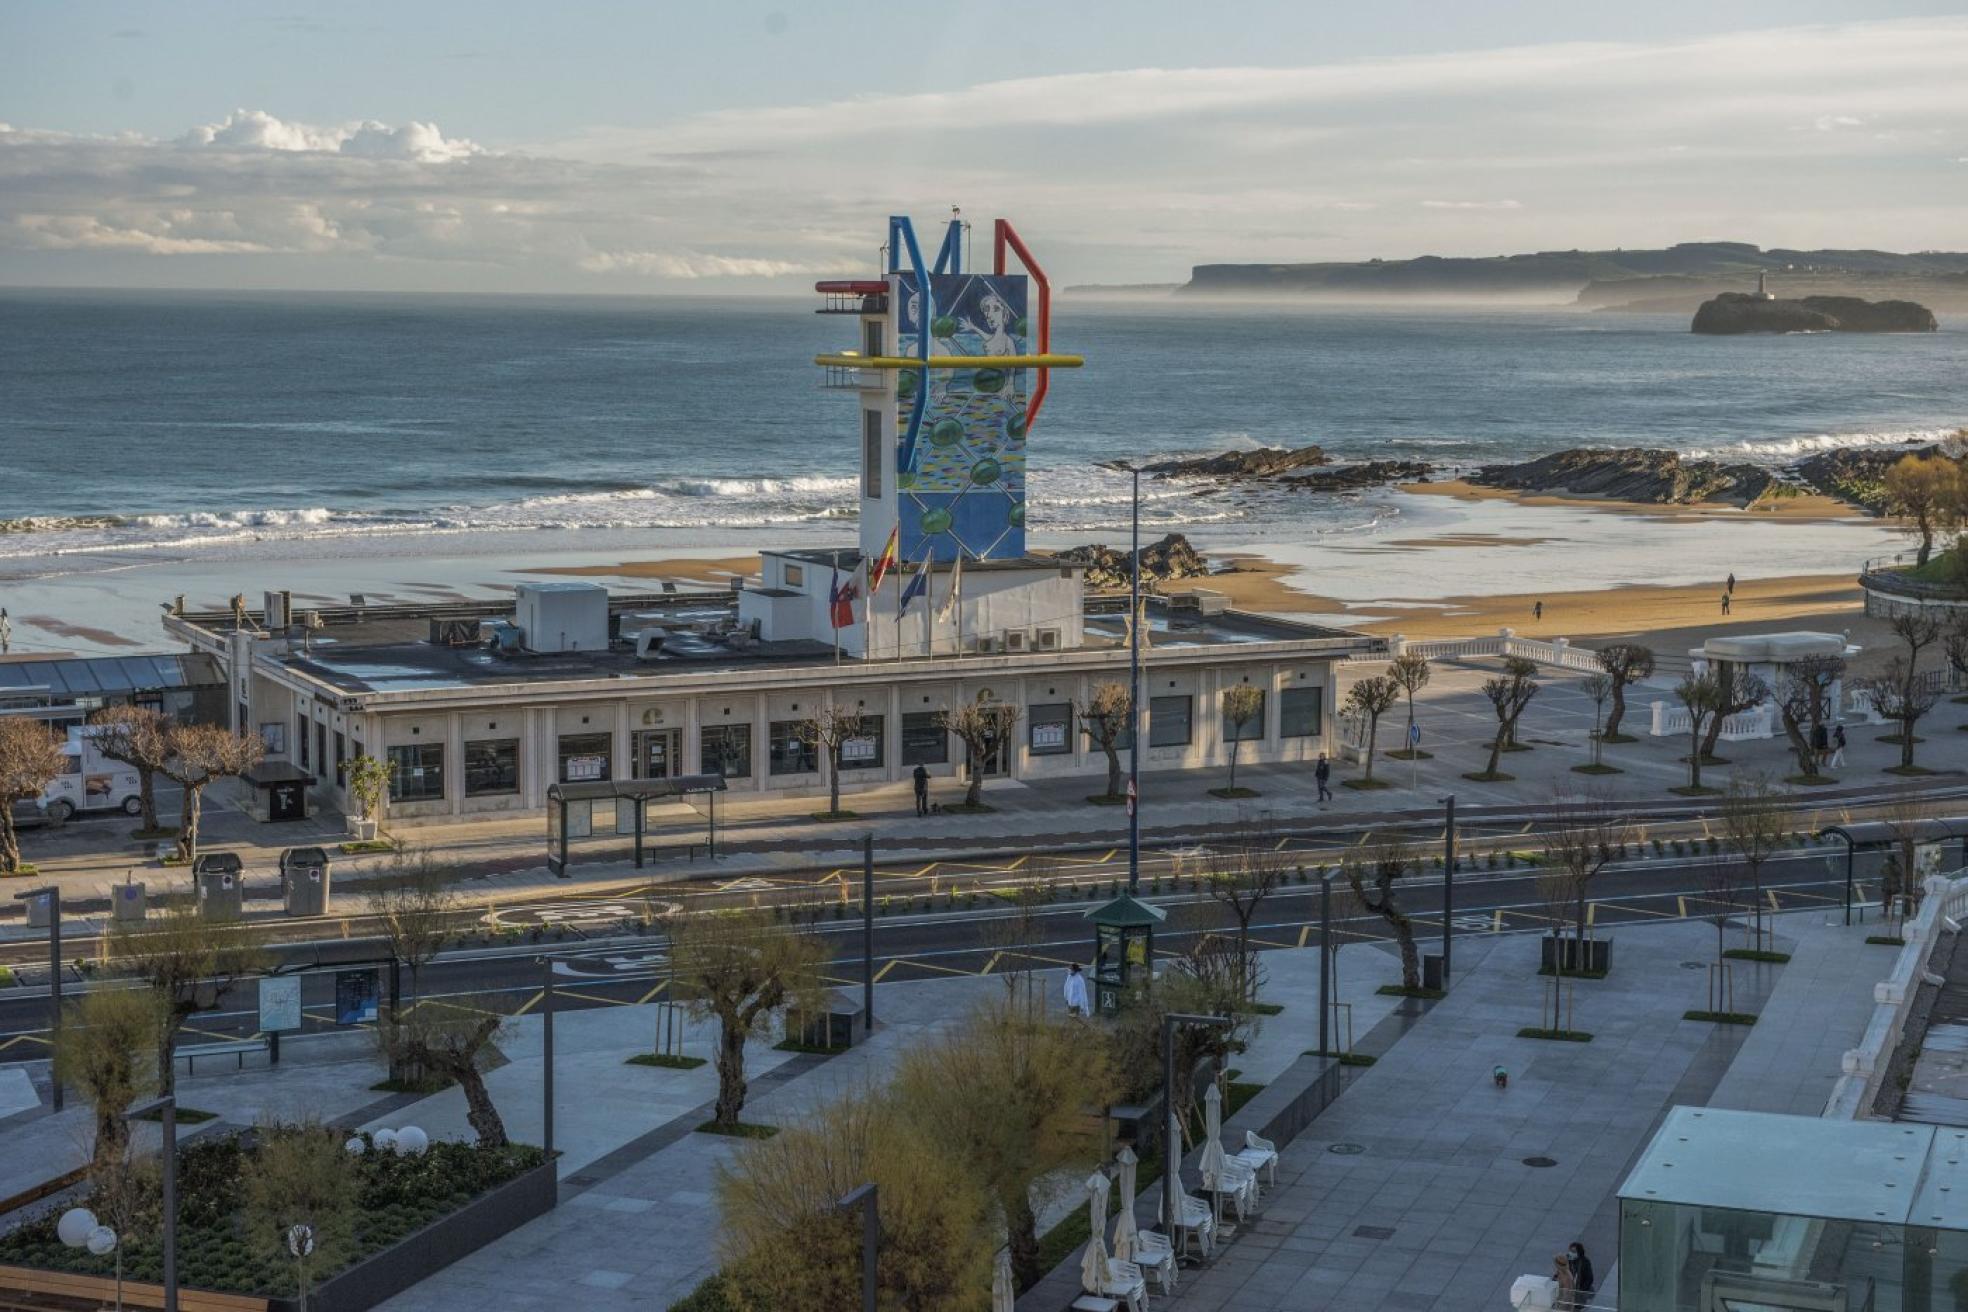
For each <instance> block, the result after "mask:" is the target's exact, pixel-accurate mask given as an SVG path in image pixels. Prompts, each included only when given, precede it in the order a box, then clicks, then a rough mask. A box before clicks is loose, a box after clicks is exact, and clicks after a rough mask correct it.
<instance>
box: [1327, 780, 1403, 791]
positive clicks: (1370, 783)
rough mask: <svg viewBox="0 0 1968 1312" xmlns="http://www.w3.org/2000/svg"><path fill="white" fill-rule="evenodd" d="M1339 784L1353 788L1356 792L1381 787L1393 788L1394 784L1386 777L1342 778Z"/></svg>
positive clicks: (1342, 786)
mask: <svg viewBox="0 0 1968 1312" xmlns="http://www.w3.org/2000/svg"><path fill="white" fill-rule="evenodd" d="M1339 786H1340V787H1341V788H1351V789H1352V790H1353V791H1354V792H1356V793H1364V792H1371V791H1373V790H1375V789H1380V788H1392V787H1393V786H1394V785H1393V784H1390V783H1388V782H1387V781H1386V780H1385V779H1342V780H1340V781H1339Z"/></svg>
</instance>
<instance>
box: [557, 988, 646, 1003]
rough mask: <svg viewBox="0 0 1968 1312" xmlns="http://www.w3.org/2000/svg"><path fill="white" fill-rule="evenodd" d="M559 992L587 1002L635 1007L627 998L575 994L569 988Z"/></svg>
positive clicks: (597, 994)
mask: <svg viewBox="0 0 1968 1312" xmlns="http://www.w3.org/2000/svg"><path fill="white" fill-rule="evenodd" d="M560 992H562V993H566V994H569V995H571V996H573V997H577V998H586V999H587V1000H588V1001H589V1002H608V1003H613V1004H614V1005H615V1006H617V1007H633V1006H635V1005H636V1004H635V1003H633V1002H630V1001H629V1000H628V999H627V998H611V997H609V996H608V995H607V994H605V993H575V992H574V990H573V989H571V988H566V989H561V990H560Z"/></svg>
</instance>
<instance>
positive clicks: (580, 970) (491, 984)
mask: <svg viewBox="0 0 1968 1312" xmlns="http://www.w3.org/2000/svg"><path fill="white" fill-rule="evenodd" d="M1707 866H1708V862H1706V861H1704V860H1703V859H1700V858H1696V859H1687V858H1668V859H1661V860H1653V859H1648V860H1641V861H1634V862H1627V863H1621V864H1615V865H1613V866H1611V867H1608V868H1607V869H1606V870H1605V871H1604V872H1602V873H1601V874H1600V875H1599V876H1598V878H1597V879H1596V880H1595V881H1594V884H1593V897H1592V899H1591V901H1590V903H1589V907H1588V915H1589V919H1590V921H1591V923H1592V924H1593V925H1594V926H1595V927H1598V928H1602V929H1604V928H1610V927H1614V926H1618V925H1621V924H1635V923H1643V922H1651V921H1660V920H1676V919H1702V918H1712V917H1714V916H1716V915H1717V914H1727V913H1729V912H1730V911H1731V910H1734V911H1736V912H1738V913H1740V912H1743V911H1745V910H1746V907H1744V906H1742V905H1740V904H1739V905H1737V906H1736V907H1734V908H1731V907H1729V906H1726V905H1724V904H1721V903H1717V902H1715V901H1713V900H1711V899H1710V898H1709V897H1708V896H1707V887H1708V873H1707V869H1706V867H1707ZM1014 873H1015V872H1014ZM1104 874H1105V868H1104V867H1103V876H1104ZM980 877H982V876H980ZM1763 884H1764V905H1765V906H1766V907H1767V908H1768V909H1769V910H1772V911H1802V910H1813V909H1821V910H1824V911H1826V912H1827V913H1829V912H1832V911H1836V910H1838V909H1840V908H1842V906H1843V903H1844V899H1845V884H1844V877H1843V874H1842V866H1841V867H1840V869H1839V871H1838V872H1836V873H1835V872H1834V871H1833V870H1832V869H1831V863H1829V862H1828V861H1827V859H1826V854H1825V852H1824V851H1823V850H1821V849H1817V850H1800V851H1790V852H1786V853H1784V854H1782V855H1780V856H1779V857H1778V858H1777V859H1776V860H1774V861H1773V862H1772V863H1771V864H1770V865H1769V866H1768V867H1766V869H1765V872H1764V880H1763ZM656 887H658V888H661V889H663V890H665V891H667V892H670V893H674V892H675V887H674V886H656ZM809 887H811V886H810V885H809ZM1108 887H1109V882H1108V880H1107V879H1106V878H1105V877H1103V878H1100V879H1097V880H1087V881H1083V882H1082V884H1081V891H1080V892H1079V894H1078V895H1076V896H1075V897H1074V898H1073V899H1072V900H1065V901H1058V902H1053V903H1047V904H1041V905H1039V906H1038V908H1037V909H1036V913H1035V915H1034V917H1033V923H1034V924H1035V925H1036V930H1035V932H1032V933H1030V934H1029V936H1027V937H1025V938H1024V939H1022V941H1018V942H1016V943H1015V944H1014V943H1012V942H1011V941H1010V937H1009V933H1008V929H1007V926H1008V924H1010V923H1011V922H1013V921H1015V919H1016V916H1017V913H1016V912H1013V911H1011V910H1008V909H1005V907H1004V904H1003V902H1002V900H1001V899H986V898H979V899H977V900H976V902H975V903H973V904H970V905H966V904H965V902H964V901H959V903H958V905H957V906H956V907H955V908H954V909H950V910H940V911H934V912H929V913H926V914H924V913H917V912H910V913H907V914H905V913H904V912H903V911H902V910H901V907H902V905H903V903H902V902H901V901H900V900H898V901H897V902H896V903H894V904H892V909H891V912H890V913H889V914H885V915H878V916H877V917H876V919H875V956H874V973H875V978H876V979H877V981H879V982H884V983H902V982H910V981H920V980H926V979H947V978H950V977H953V976H966V975H970V976H976V975H1001V974H1004V973H1005V972H1006V971H1007V970H1015V969H1019V968H1021V967H1024V968H1057V967H1061V966H1064V965H1065V964H1067V963H1068V962H1069V961H1073V960H1079V961H1082V962H1084V961H1086V960H1087V959H1088V957H1089V956H1090V943H1091V935H1090V933H1089V932H1088V930H1087V927H1086V924H1085V919H1084V918H1085V915H1086V912H1087V910H1088V909H1089V908H1090V907H1092V906H1095V905H1098V902H1099V901H1100V900H1102V899H1104V897H1105V896H1106V894H1107V890H1108ZM1143 891H1144V893H1148V888H1147V886H1146V884H1144V890H1143ZM1855 892H1856V896H1857V897H1858V899H1859V900H1860V901H1861V902H1871V901H1873V900H1874V899H1876V897H1877V895H1878V889H1877V886H1876V884H1874V883H1873V881H1872V880H1871V879H1869V878H1862V879H1861V880H1860V881H1859V883H1858V885H1857V887H1856V890H1855ZM1400 898H1401V903H1402V905H1403V907H1404V908H1406V909H1407V910H1408V911H1409V912H1410V913H1411V914H1412V915H1413V919H1414V926H1415V932H1416V935H1417V937H1418V939H1420V940H1421V944H1422V949H1423V951H1434V950H1437V948H1438V946H1439V941H1440V938H1441V933H1442V915H1441V903H1442V880H1441V877H1440V875H1439V874H1438V875H1435V876H1433V877H1430V878H1419V879H1411V880H1407V881H1403V883H1402V884H1401V885H1400ZM1148 900H1149V901H1152V902H1154V903H1156V904H1157V905H1160V906H1162V907H1164V908H1166V909H1167V910H1168V912H1169V918H1168V921H1167V924H1166V927H1165V929H1164V931H1163V932H1161V933H1159V934H1158V935H1157V938H1156V950H1157V951H1158V952H1163V953H1169V952H1181V951H1184V950H1185V949H1187V948H1188V947H1190V946H1192V945H1193V944H1194V942H1195V941H1196V939H1197V937H1198V935H1200V934H1204V933H1210V932H1223V931H1225V930H1230V929H1232V928H1233V927H1234V919H1233V917H1232V916H1231V914H1230V912H1229V911H1228V909H1227V908H1225V907H1223V906H1222V905H1220V904H1218V903H1217V902H1215V901H1214V900H1212V899H1211V898H1209V896H1208V895H1207V894H1203V893H1194V892H1190V891H1187V890H1186V889H1184V890H1182V891H1165V892H1164V893H1162V894H1161V895H1159V896H1156V895H1153V894H1149V895H1148ZM1348 901H1349V899H1347V898H1346V897H1345V896H1344V885H1343V883H1341V882H1338V881H1336V882H1335V885H1334V904H1335V915H1334V922H1333V929H1334V938H1335V941H1336V942H1340V943H1345V942H1359V941H1363V940H1373V939H1386V938H1388V937H1390V930H1389V928H1388V926H1387V924H1386V922H1384V921H1383V920H1382V919H1380V918H1379V917H1378V916H1374V915H1369V914H1363V913H1361V912H1360V911H1358V910H1357V908H1351V907H1349V906H1347V903H1348ZM986 902H989V903H991V905H990V906H988V907H987V906H986V905H984V904H985V903H986ZM809 905H810V906H812V905H815V904H812V903H810V902H809ZM819 905H823V906H824V905H825V904H819ZM836 905H838V904H836ZM878 905H879V902H878ZM637 909H638V908H637V905H636V902H635V900H633V899H624V898H621V897H610V896H597V897H592V898H585V899H583V898H572V897H570V898H567V899H563V900H561V901H559V902H556V903H552V904H534V905H531V906H529V907H525V908H512V909H510V910H509V911H507V912H503V913H497V914H501V915H507V916H511V915H520V916H525V917H529V918H530V921H531V923H535V924H539V923H545V924H552V925H556V926H558V927H560V929H561V930H562V932H564V933H567V934H569V935H572V936H573V937H571V938H570V939H569V940H568V941H563V942H558V943H556V942H551V941H549V942H545V943H542V944H541V945H538V946H535V945H534V944H532V943H531V942H526V941H522V942H520V943H517V944H513V945H509V946H494V947H487V948H480V949H469V950H463V951H456V952H451V953H447V954H445V955H443V956H441V957H439V958H438V959H437V960H436V961H434V962H432V963H431V964H430V965H428V966H426V967H425V969H424V970H423V972H422V978H421V980H420V982H419V985H420V986H419V991H420V994H421V996H423V997H426V998H434V999H435V998H441V999H446V1000H449V1001H452V1002H454V1003H456V1004H458V1005H469V1006H473V1007H479V1008H483V1009H487V1010H496V1011H500V1012H505V1013H510V1014H519V1015H523V1014H527V1013H529V1012H532V1011H534V1010H536V1009H537V1008H538V1007H539V1006H540V1005H541V1003H542V1002H543V1000H544V989H543V987H542V985H543V982H544V973H543V972H544V971H545V969H546V967H545V966H543V965H542V964H541V957H542V955H543V954H550V955H551V961H552V970H553V972H554V978H555V993H556V1005H557V1006H559V1007H561V1008H563V1009H581V1008H588V1007H603V1006H629V1005H635V1004H638V1003H645V1002H653V1001H657V1000H660V999H661V998H662V997H663V996H664V994H665V993H666V991H667V989H668V987H669V981H668V977H667V975H666V971H665V966H666V957H665V953H664V943H663V940H662V939H661V937H660V936H659V935H656V934H654V933H646V934H641V935H636V934H623V933H622V932H621V929H622V921H623V919H625V918H626V917H625V915H624V913H625V912H628V913H631V915H632V914H633V913H635V912H636V911H637ZM849 910H850V909H847V908H843V910H842V913H841V915H840V918H838V919H836V918H834V913H833V910H832V909H831V908H828V909H826V910H823V911H821V912H820V918H819V919H818V920H817V921H816V922H815V923H814V924H813V925H812V931H813V932H815V933H818V934H820V935H822V936H823V937H825V938H826V939H827V940H828V942H829V944H830V945H831V947H832V949H833V953H832V962H831V964H830V966H829V968H828V971H827V974H826V976H825V978H826V979H827V981H828V982H829V983H831V984H834V985H837V986H842V987H852V988H858V987H859V986H860V984H861V982H862V979H863V967H862V960H861V922H860V920H859V919H856V918H851V916H850V914H849ZM1868 914H1874V915H1876V914H1877V909H1876V908H1873V909H1872V910H1871V911H1870V912H1868ZM1550 923H1551V916H1550V912H1549V910H1548V908H1547V905H1546V903H1545V901H1544V899H1543V898H1542V897H1541V896H1540V894H1539V891H1538V887H1537V877H1536V873H1535V872H1534V871H1530V870H1516V871H1513V870H1509V869H1502V870H1498V871H1484V872H1482V873H1480V874H1471V873H1467V872H1465V873H1463V874H1460V875H1458V876H1457V880H1456V884H1455V907H1454V915H1453V918H1452V925H1451V931H1452V933H1453V934H1455V935H1457V936H1473V935H1482V934H1495V933H1526V932H1537V931H1539V930H1542V929H1543V928H1545V927H1546V926H1548V925H1549V924H1550ZM1251 933H1252V936H1253V939H1254V941H1255V942H1256V944H1257V946H1258V947H1259V948H1260V949H1262V950H1270V949H1280V948H1298V947H1306V946H1311V945H1315V944H1316V943H1317V941H1318V933H1319V888H1318V885H1317V883H1316V881H1313V882H1309V883H1306V884H1298V883H1295V882H1294V883H1290V884H1287V885H1286V886H1285V887H1284V888H1282V889H1281V890H1280V891H1278V892H1277V893H1275V894H1273V895H1272V896H1271V897H1270V898H1268V899H1267V900H1266V901H1265V902H1264V903H1263V904H1262V905H1261V906H1260V908H1259V910H1258V913H1257V915H1256V916H1255V918H1254V921H1253V924H1252V928H1251ZM584 936H585V937H584ZM44 951H45V949H44ZM279 955H280V956H281V957H283V958H284V959H285V960H284V964H283V966H282V969H283V970H287V971H294V972H298V973H301V974H302V977H303V992H302V1004H303V1021H304V1031H305V1032H322V1031H332V1030H335V1029H338V1028H340V1026H338V1024H337V1018H336V1016H335V1007H334V1001H335V971H336V968H337V967H338V966H339V967H341V968H344V969H346V968H350V967H351V966H355V967H356V968H361V967H360V963H364V962H369V963H373V962H375V961H377V960H378V959H379V957H380V948H379V946H378V945H377V944H376V943H375V942H374V941H371V940H364V939H362V938H358V937H350V938H345V939H344V938H335V939H329V940H322V941H316V942H314V943H309V944H288V945H284V946H283V947H282V948H281V949H280V950H279ZM44 977H45V974H44ZM69 987H71V988H72V987H74V985H72V984H71V985H69ZM255 988H256V985H254V984H252V983H247V984H244V985H241V986H237V987H235V988H234V989H233V990H231V991H230V992H229V993H227V994H224V995H221V996H220V998H219V999H218V1001H217V1005H216V1006H215V1007H214V1008H213V1009H212V1010H210V1011H208V1012H205V1013H202V1014H200V1015H199V1016H197V1017H196V1018H195V1019H194V1020H193V1021H192V1023H191V1024H190V1025H188V1026H187V1028H186V1033H185V1036H184V1040H183V1043H184V1044H185V1046H195V1045H198V1044H201V1043H211V1042H221V1041H230V1040H236V1039H239V1038H244V1037H249V1036H251V1035H253V1034H254V1033H255V1032H256V1031H257V1027H258V1013H257V1005H256V995H255V992H254V990H255ZM46 1024H47V1001H46V996H45V990H43V989H33V990H28V989H23V990H21V991H20V992H18V993H15V994H13V995H12V996H5V995H0V1063H4V1062H10V1061H24V1060H27V1061H31V1060H36V1059H38V1058H42V1057H45V1056H46V1055H47V1050H48V1043H47V1034H46Z"/></svg>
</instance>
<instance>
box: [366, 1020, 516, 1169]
mask: <svg viewBox="0 0 1968 1312" xmlns="http://www.w3.org/2000/svg"><path fill="white" fill-rule="evenodd" d="M507 1025H508V1021H507V1018H506V1017H505V1016H503V1015H501V1014H500V1013H498V1012H496V1011H493V1010H491V1008H490V1007H489V1006H488V1005H485V1004H484V1003H483V1002H481V1001H479V1000H476V999H471V998H465V999H458V998H431V999H428V1000H421V1001H419V1002H417V1003H415V1004H414V1005H412V1006H410V1007H408V1008H405V1009H404V1010H403V1011H402V1012H401V1013H400V1014H394V1013H392V1014H385V1015H384V1016H383V1017H382V1018H381V1021H380V1023H379V1024H378V1025H377V1026H376V1036H377V1042H378V1043H379V1044H380V1045H381V1047H382V1049H383V1054H384V1056H385V1057H386V1058H387V1059H388V1060H389V1063H390V1065H391V1066H392V1067H394V1068H399V1069H409V1070H416V1071H426V1072H428V1073H430V1074H431V1075H435V1076H439V1077H441V1078H444V1079H449V1080H455V1081H457V1083H458V1088H459V1089H460V1090H461V1091H462V1092H463V1093H464V1095H465V1119H466V1121H468V1122H469V1123H470V1124H471V1127H472V1133H474V1134H476V1135H477V1136H478V1143H479V1146H480V1147H481V1148H503V1147H505V1146H506V1143H507V1139H506V1123H505V1120H504V1118H503V1117H501V1116H500V1115H499V1109H498V1107H497V1106H495V1105H494V1104H493V1102H492V1092H491V1090H490V1089H488V1088H487V1087H486V1084H485V1064H486V1062H487V1060H488V1059H489V1058H490V1056H491V1049H492V1046H493V1044H494V1043H496V1042H497V1041H498V1039H499V1037H500V1036H501V1035H502V1034H503V1033H504V1032H505V1030H506V1027H507Z"/></svg>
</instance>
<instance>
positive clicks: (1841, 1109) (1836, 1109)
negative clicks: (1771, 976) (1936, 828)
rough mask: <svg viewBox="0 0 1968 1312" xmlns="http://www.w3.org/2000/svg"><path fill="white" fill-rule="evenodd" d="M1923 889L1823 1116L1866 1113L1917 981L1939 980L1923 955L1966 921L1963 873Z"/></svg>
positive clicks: (1967, 879)
mask: <svg viewBox="0 0 1968 1312" xmlns="http://www.w3.org/2000/svg"><path fill="white" fill-rule="evenodd" d="M1926 887H1927V896H1926V897H1924V898H1923V899H1921V903H1920V911H1919V914H1917V915H1915V916H1914V917H1913V918H1912V919H1911V920H1908V921H1907V922H1906V924H1905V926H1904V928H1902V929H1901V931H1900V936H1901V937H1902V938H1903V939H1905V940H1906V942H1905V944H1904V945H1903V946H1902V947H1901V948H1900V955H1899V956H1898V957H1897V958H1896V959H1895V960H1894V962H1893V971H1892V973H1891V974H1890V975H1888V976H1887V977H1886V978H1885V979H1883V980H1880V981H1879V982H1878V983H1877V984H1875V985H1873V986H1872V1001H1873V1007H1872V1019H1871V1020H1870V1021H1868V1022H1867V1024H1866V1028H1865V1035H1864V1037H1863V1038H1861V1039H1860V1040H1859V1046H1858V1047H1856V1048H1853V1049H1850V1050H1849V1051H1847V1052H1846V1054H1845V1059H1844V1062H1843V1066H1844V1074H1843V1075H1840V1076H1839V1077H1838V1083H1837V1084H1835V1085H1833V1086H1832V1090H1831V1096H1830V1097H1829V1098H1827V1099H1826V1100H1825V1109H1824V1114H1825V1115H1826V1116H1828V1117H1832V1118H1834V1119H1838V1120H1858V1119H1861V1118H1863V1117H1865V1116H1866V1115H1867V1109H1869V1108H1870V1107H1871V1106H1872V1103H1873V1099H1874V1098H1876V1097H1877V1096H1878V1094H1879V1084H1880V1081H1881V1080H1883V1079H1885V1078H1886V1067H1887V1065H1888V1063H1889V1062H1891V1060H1892V1057H1893V1052H1894V1050H1895V1049H1897V1048H1898V1047H1899V1046H1900V1036H1901V1035H1902V1034H1904V1033H1905V1032H1906V1023H1907V1013H1908V1012H1909V1011H1910V1010H1911V1008H1912V1004H1913V996H1914V994H1915V993H1916V992H1918V991H1919V988H1920V986H1921V985H1922V984H1939V983H1940V982H1941V981H1940V979H1939V978H1938V977H1936V976H1933V975H1929V974H1928V973H1927V958H1928V957H1930V956H1932V955H1933V952H1934V945H1935V944H1937V943H1939V942H1940V940H1941V936H1942V935H1943V934H1952V933H1955V932H1956V931H1957V930H1959V929H1960V928H1961V923H1962V921H1963V920H1964V919H1968V871H1961V870H1957V871H1956V872H1955V873H1954V874H1953V875H1934V876H1932V877H1930V878H1929V879H1928V880H1927V886H1926Z"/></svg>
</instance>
